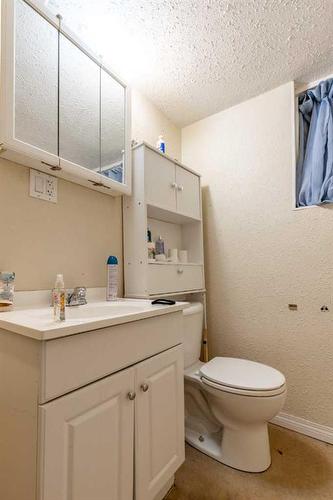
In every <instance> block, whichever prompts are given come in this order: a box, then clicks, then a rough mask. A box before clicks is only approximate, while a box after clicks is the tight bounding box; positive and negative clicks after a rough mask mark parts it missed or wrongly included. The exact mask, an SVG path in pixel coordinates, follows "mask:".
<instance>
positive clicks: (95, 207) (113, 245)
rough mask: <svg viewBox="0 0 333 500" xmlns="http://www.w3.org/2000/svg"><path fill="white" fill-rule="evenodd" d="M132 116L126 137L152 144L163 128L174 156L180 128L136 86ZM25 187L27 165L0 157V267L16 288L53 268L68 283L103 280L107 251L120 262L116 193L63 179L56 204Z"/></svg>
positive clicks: (41, 280)
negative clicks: (11, 274) (11, 275)
mask: <svg viewBox="0 0 333 500" xmlns="http://www.w3.org/2000/svg"><path fill="white" fill-rule="evenodd" d="M132 122H133V133H132V137H134V138H136V139H139V140H145V141H147V142H150V143H153V144H155V141H156V138H157V137H158V135H159V134H161V133H163V134H165V137H166V139H167V141H168V147H169V152H170V153H171V154H174V155H177V157H178V158H180V142H181V133H180V129H178V128H177V127H175V126H174V125H173V124H172V123H171V122H170V121H169V120H167V118H165V117H164V115H163V114H162V113H161V112H160V111H159V110H158V109H157V108H155V107H154V106H153V105H152V103H151V102H150V101H148V100H147V99H145V98H144V97H143V96H142V95H141V94H139V93H138V92H133V106H132ZM28 192H29V169H28V168H26V167H22V166H21V165H16V164H14V163H11V162H8V161H6V160H3V159H2V160H1V159H0V204H1V205H0V214H1V233H0V269H3V270H4V269H5V270H13V271H15V272H16V276H17V280H16V289H17V290H40V289H50V288H51V287H52V286H53V284H54V280H55V275H56V273H63V274H64V277H65V284H66V286H67V287H68V288H71V287H73V286H76V285H85V286H88V287H98V286H105V283H106V267H105V266H106V258H107V257H108V255H117V256H119V257H120V263H121V264H122V258H121V257H122V218H121V198H120V197H119V198H111V197H110V196H108V195H104V194H101V193H98V192H96V191H92V190H90V189H87V188H84V187H82V186H79V185H77V184H72V183H70V182H67V181H63V180H59V184H58V203H57V204H56V205H55V204H52V203H48V202H45V201H41V200H37V199H35V198H31V197H30V196H29V194H28Z"/></svg>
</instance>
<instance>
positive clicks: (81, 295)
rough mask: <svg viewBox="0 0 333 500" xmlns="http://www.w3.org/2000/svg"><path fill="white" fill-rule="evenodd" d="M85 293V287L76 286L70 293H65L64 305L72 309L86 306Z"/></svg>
mask: <svg viewBox="0 0 333 500" xmlns="http://www.w3.org/2000/svg"><path fill="white" fill-rule="evenodd" d="M86 293H87V289H86V287H85V286H76V287H75V288H74V290H73V291H72V292H68V293H67V297H66V305H67V306H68V307H72V306H83V305H84V304H87V299H86Z"/></svg>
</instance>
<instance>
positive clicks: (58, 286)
mask: <svg viewBox="0 0 333 500" xmlns="http://www.w3.org/2000/svg"><path fill="white" fill-rule="evenodd" d="M65 295H66V291H65V283H64V277H63V275H62V274H57V277H56V282H55V285H54V289H53V314H54V319H55V320H57V321H64V320H65Z"/></svg>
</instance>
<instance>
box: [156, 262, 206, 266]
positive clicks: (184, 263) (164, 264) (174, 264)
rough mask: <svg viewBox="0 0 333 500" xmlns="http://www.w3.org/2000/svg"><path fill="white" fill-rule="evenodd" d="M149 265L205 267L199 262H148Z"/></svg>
mask: <svg viewBox="0 0 333 500" xmlns="http://www.w3.org/2000/svg"><path fill="white" fill-rule="evenodd" d="M148 264H149V265H153V266H203V264H200V263H198V262H163V261H155V262H152V261H148Z"/></svg>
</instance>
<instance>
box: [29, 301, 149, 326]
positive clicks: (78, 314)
mask: <svg viewBox="0 0 333 500" xmlns="http://www.w3.org/2000/svg"><path fill="white" fill-rule="evenodd" d="M144 305H146V308H145V307H144ZM145 309H147V304H140V305H138V304H137V303H135V302H134V303H128V302H126V301H120V300H117V301H114V302H107V303H105V302H97V303H91V304H86V305H84V306H73V307H66V320H65V321H68V320H69V321H70V320H80V319H82V320H85V319H98V318H112V317H116V316H123V315H125V314H135V313H139V312H142V311H143V310H145ZM25 314H26V315H27V316H29V317H31V318H35V319H37V318H40V319H43V320H51V321H52V320H53V317H52V315H53V309H52V308H51V307H50V308H49V309H30V310H29V309H28V310H25Z"/></svg>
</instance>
